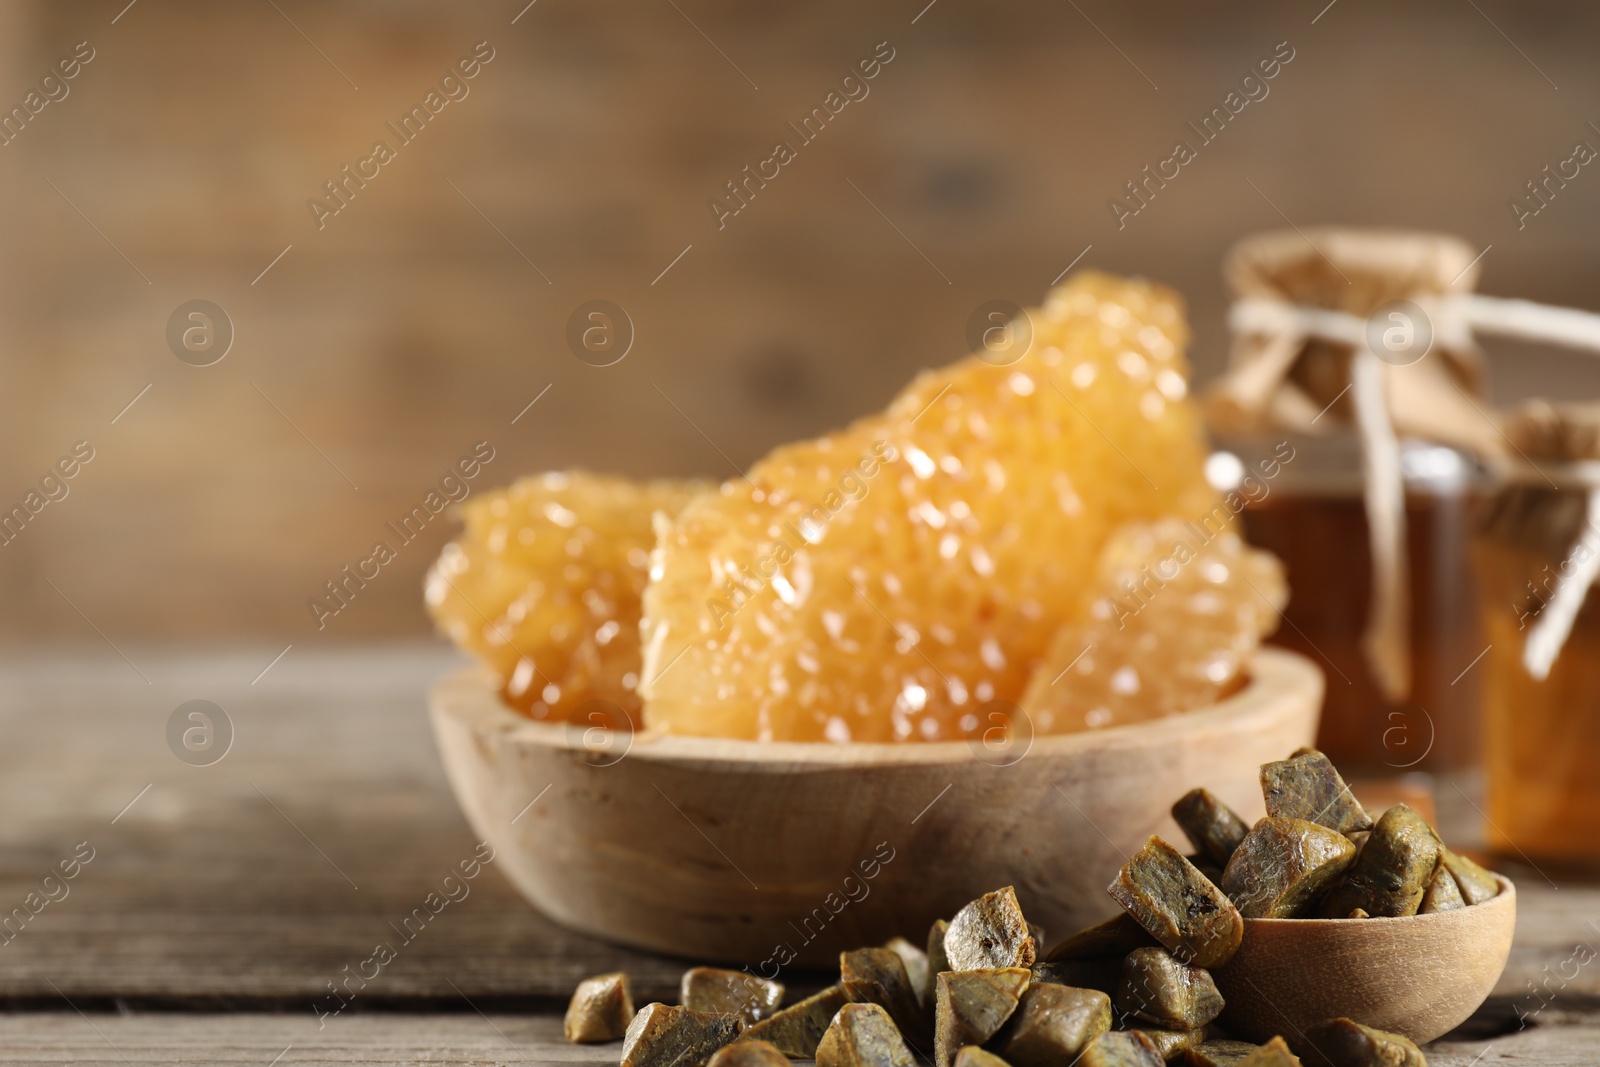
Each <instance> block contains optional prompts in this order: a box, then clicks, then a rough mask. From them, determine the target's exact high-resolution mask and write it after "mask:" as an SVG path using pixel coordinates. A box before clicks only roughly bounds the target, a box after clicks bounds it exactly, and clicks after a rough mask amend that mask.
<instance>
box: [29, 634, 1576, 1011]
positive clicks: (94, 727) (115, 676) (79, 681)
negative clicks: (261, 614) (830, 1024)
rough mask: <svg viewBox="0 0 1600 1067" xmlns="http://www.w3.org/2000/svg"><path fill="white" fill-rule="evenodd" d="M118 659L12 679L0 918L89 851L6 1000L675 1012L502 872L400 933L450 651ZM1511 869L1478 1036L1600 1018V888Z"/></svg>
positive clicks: (446, 842)
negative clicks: (1581, 956)
mask: <svg viewBox="0 0 1600 1067" xmlns="http://www.w3.org/2000/svg"><path fill="white" fill-rule="evenodd" d="M125 651H126V652H127V653H128V655H129V658H130V659H131V660H132V662H133V663H134V664H137V669H135V668H134V667H133V666H130V664H129V663H128V662H127V661H125V660H123V659H122V658H121V657H120V656H118V655H117V654H115V653H113V652H110V651H103V652H102V651H93V652H89V653H85V654H81V655H66V654H58V653H39V654H34V655H32V656H30V657H28V658H26V659H23V658H19V657H17V656H15V655H12V656H10V657H8V658H7V659H5V660H3V661H0V677H3V678H4V679H5V684H4V685H3V686H0V739H3V740H0V810H4V811H6V812H7V813H8V818H7V819H5V820H0V917H3V916H4V915H5V914H7V913H9V912H10V911H11V909H12V908H14V907H17V906H20V905H22V904H23V902H24V901H25V899H26V897H27V894H28V893H30V892H34V891H38V890H39V889H40V888H41V879H42V877H43V875H44V873H45V871H46V870H47V869H48V868H50V867H51V866H52V865H54V864H56V863H58V862H59V861H60V860H62V859H64V858H66V857H68V856H70V855H71V854H72V852H73V850H74V847H75V846H76V845H77V843H79V842H82V841H88V842H89V843H90V845H91V846H92V847H93V848H94V850H95V854H94V859H93V860H92V861H90V862H89V863H88V864H87V865H86V866H85V867H84V868H83V869H82V871H81V873H80V874H79V876H78V877H77V878H75V879H74V880H72V881H71V882H70V883H69V886H68V888H69V894H68V895H67V896H66V897H65V898H64V899H61V900H60V901H58V902H55V903H50V904H48V905H46V906H45V907H44V908H43V910H41V911H40V912H39V914H38V915H37V916H36V917H35V918H33V919H32V920H31V921H29V922H28V923H26V924H25V926H24V927H23V928H22V929H21V931H20V932H19V933H17V934H16V936H14V937H13V938H11V939H10V940H9V941H6V942H4V943H0V998H4V999H6V1000H9V1001H10V1002H11V1003H12V1004H13V1005H17V1006H23V1007H27V1006H43V1005H46V1004H49V1005H52V1006H54V1005H59V1004H60V1003H61V1002H60V996H59V994H58V992H57V990H59V991H60V993H64V994H66V995H67V996H70V997H72V998H73V999H74V1000H75V1001H80V1002H84V1003H86V1004H87V1005H88V1006H91V1007H93V1006H101V1007H106V1006H110V1005H112V1004H113V1003H115V1002H116V1001H117V1000H119V999H120V1000H122V1001H123V1002H125V1003H133V1004H163V1005H172V1006H184V1005H210V1006H212V1007H216V1006H219V1005H225V1004H227V1003H229V1002H233V1003H238V1004H249V1005H253V1006H276V1007H287V1008H291V1009H293V1010H296V1011H298V1010H305V1011H307V1012H308V1013H309V1012H310V1010H311V1009H310V1003H311V1001H312V1000H313V998H316V997H318V996H325V995H326V994H327V992H328V984H329V983H330V982H334V983H337V982H339V981H341V980H342V979H341V976H342V975H344V974H345V973H346V972H345V971H344V968H345V967H346V966H349V967H351V968H352V970H358V969H359V968H360V966H361V964H362V962H363V961H365V960H366V959H368V958H369V957H370V956H371V955H372V953H373V949H374V947H375V946H376V945H377V944H378V943H380V942H387V943H393V944H394V945H395V948H396V952H395V956H396V958H395V959H394V961H393V962H392V963H390V964H387V965H385V966H384V967H383V968H382V969H381V971H380V973H379V975H378V977H376V978H374V979H372V980H371V981H370V982H369V983H368V984H367V985H366V986H365V987H361V986H360V985H359V984H355V985H353V986H352V988H353V989H354V990H356V997H355V1001H356V1005H357V1007H363V1006H373V1005H376V1004H384V1003H387V1004H390V1005H410V1006H428V1005H442V1004H445V1003H454V1002H458V1001H459V1000H460V997H461V995H462V994H465V995H466V996H469V997H472V998H473V999H474V1001H476V1002H479V1003H482V1004H485V1005H486V1006H488V1007H491V1008H492V1007H494V1006H500V1007H513V1006H523V1005H533V1004H544V1005H547V1006H548V1005H551V1004H553V1003H556V1002H561V1001H564V1000H565V998H566V997H567V996H568V994H569V993H570V991H571V989H572V986H573V985H574V984H575V983H576V981H577V980H578V979H579V978H581V977H583V976H584V975H586V974H590V973H595V972H598V971H602V970H614V969H625V970H628V971H630V972H631V973H632V974H633V975H634V978H635V981H636V982H637V983H638V986H639V992H640V996H641V997H642V998H646V999H649V998H665V997H670V996H671V995H672V994H673V990H674V989H675V987H676V981H677V977H678V974H679V973H680V971H681V968H682V966H683V964H682V963H681V962H680V961H674V960H667V959H663V958H661V957H657V956H653V955H650V954H647V953H640V952H633V951H630V950H627V949H623V948H619V947H616V946H612V945H607V944H604V943H602V942H599V941H595V940H593V939H591V938H587V937H583V936H579V935H576V934H573V933H571V932H570V931H566V930H564V929H562V928H560V927H558V926H556V925H555V924H553V923H551V922H550V921H548V920H546V919H544V918H543V917H542V916H540V915H539V914H538V913H536V912H535V911H533V909H532V908H530V907H528V906H527V905H526V904H524V903H523V901H522V900H521V898H520V897H518V896H517V895H516V894H515V893H514V892H513V891H512V890H511V888H510V887H509V885H508V884H507V883H506V882H505V881H504V880H503V879H502V878H500V876H499V875H498V874H497V873H496V872H495V870H494V865H493V864H492V863H491V864H490V865H488V868H487V869H486V870H484V871H483V872H482V873H481V874H480V875H479V876H478V877H477V878H475V879H473V880H471V881H470V882H469V883H467V886H468V895H467V896H466V897H465V898H463V899H462V900H461V901H460V902H459V903H451V904H449V905H448V906H446V907H444V908H443V909H442V910H440V912H439V914H438V915H437V917H435V918H431V919H429V921H427V922H426V923H422V924H420V925H418V924H415V923H414V928H415V929H419V930H420V932H419V933H416V934H415V936H414V937H412V938H411V939H410V940H403V938H402V935H401V933H400V932H399V931H397V930H396V927H397V926H400V924H401V923H402V920H403V919H404V918H405V917H406V916H407V915H410V914H412V912H413V909H416V908H418V907H419V906H422V905H423V902H424V900H425V898H426V897H427V894H428V893H429V892H430V891H437V890H438V889H440V888H441V883H442V879H443V878H444V876H445V875H446V874H447V873H448V872H449V870H450V869H451V868H452V867H453V866H454V865H456V864H457V863H459V862H460V861H462V860H465V859H468V858H470V857H471V856H472V854H473V849H474V845H475V842H474V841H473V839H472V836H471V834H470V831H469V830H468V828H467V826H466V824H465V822H464V820H463V819H462V818H461V816H460V814H459V812H458V810H457V808H456V804H455V801H454V798H453V797H452V796H451V795H450V792H449V789H448V786H447V785H446V783H445V781H444V778H443V774H442V771H441V770H440V767H439V763H438V759H437V756H436V755H435V753H434V750H433V741H432V738H431V736H430V733H429V730H428V726H427V721H426V717H425V715H424V710H423V707H424V696H423V695H424V692H425V690H426V688H427V686H428V684H429V683H430V682H431V681H432V680H433V679H434V678H436V677H438V676H439V675H441V674H443V673H444V672H445V671H446V670H448V669H449V667H450V666H451V664H453V663H454V662H455V660H454V658H453V656H452V655H450V654H449V653H447V652H445V651H443V650H441V649H439V648H437V647H431V646H386V647H383V648H377V649H369V650H365V651H360V650H353V651H347V652H343V653H337V654H335V653H328V652H322V651H305V650H302V649H301V648H300V647H298V646H296V647H295V648H293V649H291V650H290V651H289V652H288V653H287V654H286V655H285V656H284V657H283V658H282V659H281V660H280V661H278V662H277V663H276V664H275V665H273V666H272V667H271V669H270V670H268V671H267V673H266V674H265V675H262V676H261V677H260V678H259V680H257V681H255V684H251V683H252V680H253V679H256V678H257V675H259V674H260V672H261V671H262V668H264V667H266V666H267V665H268V663H269V662H271V661H272V659H273V657H274V656H276V655H277V654H278V652H279V651H281V649H279V648H271V647H265V648H257V649H253V650H248V651H239V652H232V653H217V654H211V655H205V656H188V657H182V656H173V655H169V654H160V655H157V654H153V653H150V652H148V651H146V650H142V649H139V648H135V647H128V648H126V649H125ZM141 674H142V675H143V677H148V678H149V679H150V684H148V685H146V684H145V683H144V681H143V678H142V677H141ZM196 697H205V698H207V699H211V700H214V701H216V702H217V703H218V704H219V705H221V706H222V707H223V708H224V709H225V710H226V711H227V713H228V714H229V716H230V718H231V719H232V721H233V724H234V727H235V731H236V737H235V740H234V744H233V748H232V750H231V751H230V752H229V753H228V755H227V756H226V757H225V758H223V759H222V760H221V761H220V762H218V763H217V764H215V765H213V766H210V767H204V768H197V767H192V766H188V765H186V764H184V763H182V762H180V761H179V760H178V759H177V758H176V757H175V756H174V755H173V754H172V752H171V751H170V750H169V749H168V747H167V742H166V738H165V731H166V725H167V720H168V717H169V716H170V714H171V713H172V710H173V709H174V708H176V707H177V706H178V705H179V704H180V703H182V702H183V701H186V700H189V699H193V698H196ZM146 786H148V787H149V788H148V789H146ZM136 797H137V800H135V798H136ZM529 799H532V798H531V797H530V798H529ZM130 801H133V803H132V806H131V807H129V806H128V805H129V803H130ZM124 808H126V809H127V810H126V812H125V813H124V810H123V809H124ZM119 813H121V814H120V815H119ZM113 820H115V821H113ZM1511 873H1512V875H1513V877H1515V878H1516V879H1517V882H1518V886H1519V891H1520V894H1521V895H1520V903H1521V915H1520V919H1519V927H1518V935H1517V942H1516V945H1515V948H1514V949H1513V954H1512V960H1511V965H1510V967H1509V968H1508V970H1507V972H1506V974H1505V976H1504V977H1503V978H1502V979H1501V982H1500V984H1499V987H1498V989H1497V991H1496V999H1495V1001H1494V1003H1493V1004H1492V1005H1491V1006H1490V1008H1489V1009H1488V1010H1487V1014H1486V1016H1485V1021H1486V1023H1487V1024H1488V1025H1490V1026H1491V1028H1493V1027H1498V1026H1500V1025H1502V1023H1503V1021H1504V1020H1506V1019H1510V1018H1512V1012H1513V1009H1514V1008H1520V1009H1521V1010H1522V1011H1523V1012H1529V1011H1532V1010H1533V1009H1534V1008H1536V1007H1537V1006H1538V1004H1539V1003H1540V1001H1539V998H1537V997H1535V996H1533V994H1531V993H1530V992H1529V985H1528V983H1530V982H1533V983H1541V982H1544V981H1549V982H1550V983H1551V985H1550V988H1551V989H1553V990H1555V991H1556V992H1557V994H1558V996H1559V997H1560V1005H1561V1006H1562V1008H1563V1009H1564V1010H1566V1009H1570V1008H1571V1007H1574V1006H1578V1007H1582V1006H1585V1005H1589V1004H1597V1005H1600V968H1597V967H1596V966H1595V965H1593V964H1590V965H1587V966H1582V967H1578V968H1576V969H1575V970H1576V974H1575V976H1573V977H1571V978H1569V979H1567V980H1566V981H1565V984H1561V983H1560V981H1559V976H1560V975H1561V974H1562V973H1563V971H1565V972H1568V973H1570V972H1572V971H1573V970H1574V968H1572V967H1570V966H1569V967H1565V968H1563V966H1562V965H1563V962H1564V961H1566V960H1567V959H1568V958H1569V957H1571V956H1572V953H1573V950H1574V947H1575V946H1577V945H1580V944H1584V945H1590V946H1600V931H1597V930H1596V929H1595V927H1594V923H1595V922H1596V921H1597V920H1600V888H1597V887H1596V886H1594V885H1593V884H1580V883H1576V882H1568V881H1566V880H1564V879H1561V878H1560V877H1559V876H1558V880H1557V883H1556V884H1557V885H1559V888H1555V887H1554V886H1553V885H1552V884H1551V883H1548V882H1545V881H1544V880H1543V879H1542V878H1541V877H1540V876H1539V875H1538V874H1537V873H1536V872H1533V871H1524V870H1514V871H1512V872H1511ZM1108 877H1109V872H1108ZM347 878H348V881H347V880H346V879H347ZM352 883H353V884H354V886H356V887H359V888H352ZM458 892H459V891H458ZM391 924H394V925H391ZM1546 968H1548V969H1549V970H1548V971H1546ZM1551 974H1554V975H1556V976H1557V977H1556V978H1549V977H1548V975H1551ZM811 977H812V979H813V980H814V979H815V976H811ZM794 981H795V984H796V985H797V986H804V985H805V984H807V976H799V977H798V978H797V979H794ZM1544 997H1545V999H1548V997H1549V995H1548V993H1546V994H1545V995H1544ZM328 1003H330V1004H331V1002H328Z"/></svg>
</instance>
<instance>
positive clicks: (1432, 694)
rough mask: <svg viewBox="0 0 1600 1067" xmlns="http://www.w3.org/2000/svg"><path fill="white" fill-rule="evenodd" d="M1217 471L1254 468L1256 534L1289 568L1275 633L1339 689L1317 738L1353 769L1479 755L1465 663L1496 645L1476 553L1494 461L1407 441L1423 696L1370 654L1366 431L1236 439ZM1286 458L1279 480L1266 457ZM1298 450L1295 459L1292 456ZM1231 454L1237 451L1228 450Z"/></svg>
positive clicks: (1332, 693)
mask: <svg viewBox="0 0 1600 1067" xmlns="http://www.w3.org/2000/svg"><path fill="white" fill-rule="evenodd" d="M1223 448H1224V451H1222V452H1219V453H1218V454H1217V455H1216V456H1214V457H1213V460H1212V463H1213V471H1212V474H1213V477H1212V481H1213V483H1214V484H1217V486H1218V488H1221V489H1227V488H1229V486H1228V485H1227V484H1226V483H1227V481H1228V480H1229V478H1228V475H1229V473H1230V471H1231V472H1232V473H1233V474H1234V475H1235V476H1236V477H1240V478H1242V477H1249V476H1250V475H1252V474H1253V475H1254V481H1255V483H1256V484H1255V485H1254V487H1252V486H1251V484H1250V483H1249V482H1245V483H1243V485H1242V487H1241V489H1240V492H1241V493H1242V495H1244V496H1245V498H1246V499H1247V500H1249V502H1250V503H1249V506H1248V507H1247V508H1246V509H1245V511H1244V513H1243V515H1242V516H1241V517H1242V519H1243V528H1244V535H1245V537H1246V538H1247V539H1248V540H1249V541H1250V542H1251V543H1252V544H1255V545H1257V546H1259V547H1261V548H1265V549H1268V550H1269V551H1271V552H1273V553H1275V554H1276V555H1277V556H1278V558H1279V559H1281V560H1282V561H1283V563H1284V567H1285V569H1286V570H1287V572H1288V579H1289V604H1288V607H1287V608H1286V609H1285V611H1284V622H1283V624H1282V625H1281V626H1280V627H1279V628H1278V631H1277V633H1276V634H1274V635H1273V637H1272V638H1271V639H1270V643H1271V644H1274V645H1279V646H1282V647H1286V648H1290V649H1293V650H1294V651H1296V652H1299V653H1301V654H1302V655H1305V656H1307V657H1308V658H1310V659H1311V660H1313V661H1314V662H1316V663H1318V664H1319V665H1320V666H1321V667H1322V669H1323V673H1324V675H1325V676H1326V678H1327V697H1326V700H1325V702H1324V705H1323V713H1322V724H1321V727H1320V730H1319V732H1318V737H1317V746H1318V747H1319V748H1321V749H1322V750H1323V751H1324V752H1326V753H1327V754H1328V756H1329V758H1331V759H1332V760H1333V761H1334V762H1335V763H1336V764H1338V765H1339V767H1340V768H1341V769H1343V770H1346V771H1347V772H1348V773H1354V774H1356V775H1359V776H1367V777H1370V776H1380V777H1388V776H1393V775H1394V774H1396V773H1397V772H1403V771H1414V770H1416V771H1420V770H1428V771H1450V770H1457V769H1462V768H1466V767H1468V766H1471V765H1472V764H1473V763H1474V761H1475V760H1476V759H1477V756H1478V736H1479V731H1478V707H1479V690H1478V685H1479V682H1480V679H1479V677H1478V676H1477V675H1476V672H1475V671H1466V672H1465V673H1463V669H1464V668H1466V667H1467V666H1468V665H1469V664H1470V663H1471V662H1472V660H1473V657H1474V656H1476V655H1477V654H1478V653H1479V652H1480V651H1481V650H1482V649H1483V644H1484V643H1483V641H1482V639H1481V631H1480V629H1479V626H1478V621H1477V612H1476V610H1475V609H1476V603H1475V600H1474V597H1473V594H1472V572H1471V566H1470V564H1469V558H1468V535H1469V531H1470V506H1471V501H1472V498H1473V494H1474V493H1475V492H1477V491H1478V490H1479V488H1480V486H1481V472H1480V471H1479V468H1478V467H1477V465H1476V463H1475V462H1474V461H1473V460H1472V459H1471V458H1469V457H1468V456H1466V455H1465V454H1464V453H1461V452H1458V451H1456V450H1454V449H1451V448H1447V447H1443V446H1440V445H1435V444H1431V443H1427V442H1414V441H1403V442H1402V444H1401V472H1402V476H1403V478H1404V482H1405V511H1406V542H1407V544H1406V549H1407V551H1406V556H1407V560H1408V565H1409V572H1410V605H1411V612H1410V638H1411V640H1410V650H1409V651H1410V655H1411V676H1412V692H1411V696H1410V699H1408V700H1405V701H1401V702H1396V703H1390V702H1389V701H1387V700H1385V698H1384V696H1383V693H1382V691H1381V690H1380V688H1379V686H1378V682H1377V680H1376V678H1375V677H1374V676H1373V674H1372V672H1371V670H1370V669H1369V667H1368V665H1367V660H1366V657H1365V655H1364V654H1363V652H1362V648H1361V638H1362V634H1363V632H1364V631H1365V629H1366V625H1367V611H1368V604H1369V602H1370V599H1371V591H1372V564H1371V552H1370V548H1369V546H1370V540H1369V537H1368V530H1367V515H1366V506H1365V502H1364V499H1363V496H1362V484H1363V481H1362V466H1361V448H1360V443H1359V441H1357V440H1356V438H1355V437H1354V435H1353V434H1349V433H1343V432H1341V433H1335V434H1330V435H1328V436H1326V437H1306V436H1300V435H1289V436H1286V437H1278V438H1271V439H1268V438H1260V439H1252V440H1230V441H1227V442H1225V443H1224V444H1223ZM1274 455H1275V456H1276V457H1277V458H1278V459H1279V461H1280V463H1279V464H1278V466H1277V473H1276V475H1275V476H1274V477H1271V478H1266V477H1264V476H1263V473H1262V472H1263V471H1265V470H1269V469H1272V468H1271V467H1270V466H1269V467H1263V466H1262V463H1263V462H1264V457H1268V456H1274ZM1286 455H1287V456H1289V457H1291V458H1288V459H1287V460H1285V459H1284V457H1285V456H1286ZM1224 457H1225V458H1224Z"/></svg>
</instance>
